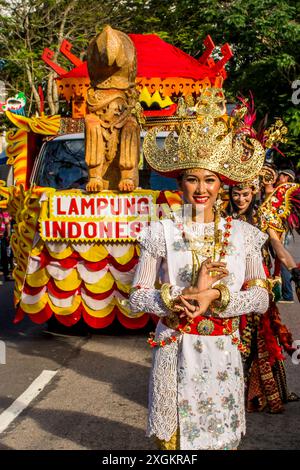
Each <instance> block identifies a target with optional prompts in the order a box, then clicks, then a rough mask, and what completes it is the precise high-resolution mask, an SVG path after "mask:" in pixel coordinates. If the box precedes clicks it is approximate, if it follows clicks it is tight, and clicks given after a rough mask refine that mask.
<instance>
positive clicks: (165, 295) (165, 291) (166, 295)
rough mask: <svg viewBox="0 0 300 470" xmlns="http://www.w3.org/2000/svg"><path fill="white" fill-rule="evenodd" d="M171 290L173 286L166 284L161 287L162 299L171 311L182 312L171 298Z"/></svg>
mask: <svg viewBox="0 0 300 470" xmlns="http://www.w3.org/2000/svg"><path fill="white" fill-rule="evenodd" d="M170 289H171V284H168V283H165V284H163V285H162V286H161V288H160V296H161V299H162V301H163V303H164V304H165V306H166V307H167V309H168V310H171V311H173V312H180V309H179V308H176V307H175V301H174V299H172V297H171V294H170Z"/></svg>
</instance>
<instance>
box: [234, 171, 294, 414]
mask: <svg viewBox="0 0 300 470" xmlns="http://www.w3.org/2000/svg"><path fill="white" fill-rule="evenodd" d="M260 189H261V180H260V178H256V179H255V180H253V181H246V182H245V183H241V184H239V185H236V186H232V187H231V188H230V190H229V198H230V202H229V205H228V206H227V214H228V215H231V216H232V217H233V218H234V219H237V220H243V221H245V222H248V223H250V224H253V225H254V226H256V227H258V228H260V229H263V231H265V232H266V233H267V234H268V235H269V237H268V240H267V242H266V243H265V244H264V246H263V248H262V254H263V258H264V264H265V271H266V273H267V275H268V277H269V278H270V280H271V282H273V280H272V278H271V270H272V263H271V254H272V253H273V254H275V255H276V257H278V259H279V261H280V262H281V263H283V264H284V266H286V267H287V268H288V269H289V270H290V271H291V272H292V276H293V279H294V280H295V283H296V287H297V285H298V289H299V284H300V283H299V278H300V275H299V274H300V269H299V268H298V267H297V263H296V261H295V260H294V259H293V257H292V256H291V255H290V253H289V252H288V251H287V250H286V249H285V248H284V246H283V244H282V242H281V240H280V235H281V234H282V233H283V232H284V230H285V228H286V227H285V222H287V221H288V219H289V218H290V217H291V215H292V216H293V217H292V220H293V222H294V223H295V222H296V225H298V226H299V222H297V218H298V215H297V210H299V208H300V204H299V205H298V207H297V205H296V204H295V201H296V200H297V199H296V198H297V196H300V186H299V185H297V184H289V185H286V184H285V185H282V186H281V187H279V188H277V189H276V190H275V192H276V194H274V195H272V194H271V195H270V196H269V199H268V200H267V201H266V202H265V203H263V204H262V205H261V207H259V206H258V205H257V203H256V201H255V199H256V196H255V195H256V193H257V192H258V191H259V190H260ZM272 201H273V203H272ZM279 201H280V202H281V205H280V207H276V206H278V203H279ZM273 204H275V207H273ZM274 209H275V210H274ZM278 209H279V210H278ZM270 252H271V253H270ZM273 297H274V296H272V298H271V299H270V304H269V308H268V310H267V312H266V313H265V314H264V315H257V314H255V313H252V314H250V315H244V316H242V317H241V322H240V334H241V340H242V342H243V345H244V347H245V349H244V352H243V359H244V361H245V369H244V372H245V375H246V409H247V411H262V410H264V409H267V410H268V411H269V412H271V413H280V412H282V411H283V404H284V403H287V402H288V401H295V400H297V399H298V397H297V395H296V394H295V393H289V392H288V388H287V383H286V374H285V369H284V362H283V360H284V355H283V351H285V352H286V353H288V354H290V355H291V354H292V353H293V352H294V348H293V339H292V335H291V333H290V332H289V330H288V329H287V327H286V326H285V325H283V324H282V322H281V318H280V313H279V310H278V308H277V305H276V303H275V300H274V298H273Z"/></svg>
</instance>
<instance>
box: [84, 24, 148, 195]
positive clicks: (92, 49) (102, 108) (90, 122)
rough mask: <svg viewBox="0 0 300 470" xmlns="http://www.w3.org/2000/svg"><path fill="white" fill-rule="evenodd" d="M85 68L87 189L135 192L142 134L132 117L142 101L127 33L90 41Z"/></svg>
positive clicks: (109, 33)
mask: <svg viewBox="0 0 300 470" xmlns="http://www.w3.org/2000/svg"><path fill="white" fill-rule="evenodd" d="M87 64H88V70H89V75H90V78H91V87H90V88H89V90H88V94H87V104H88V110H89V114H87V116H86V118H85V127H86V138H85V140H86V152H85V160H86V163H87V165H88V168H89V182H88V184H87V187H86V189H87V191H101V190H103V189H119V190H120V191H133V190H134V189H135V188H136V187H137V185H138V160H139V151H140V150H139V149H140V128H139V125H138V123H137V120H136V118H135V116H134V115H133V114H132V110H133V109H134V108H135V106H136V103H137V101H138V100H137V96H136V90H135V77H136V53H135V47H134V45H133V43H132V41H131V39H130V38H129V37H128V36H127V35H126V34H125V33H122V32H121V31H117V30H114V29H112V28H111V27H110V26H106V27H105V28H104V29H103V31H102V32H101V33H100V34H99V35H98V36H96V37H95V38H94V39H93V40H92V41H91V43H90V45H89V48H88V57H87ZM104 177H105V179H104Z"/></svg>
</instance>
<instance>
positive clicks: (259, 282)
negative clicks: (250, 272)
mask: <svg viewBox="0 0 300 470" xmlns="http://www.w3.org/2000/svg"><path fill="white" fill-rule="evenodd" d="M243 287H244V289H245V290H247V289H251V287H261V288H262V289H266V290H267V291H268V292H271V291H272V284H271V282H269V280H268V279H259V278H258V279H249V281H246V282H245V283H244V286H243Z"/></svg>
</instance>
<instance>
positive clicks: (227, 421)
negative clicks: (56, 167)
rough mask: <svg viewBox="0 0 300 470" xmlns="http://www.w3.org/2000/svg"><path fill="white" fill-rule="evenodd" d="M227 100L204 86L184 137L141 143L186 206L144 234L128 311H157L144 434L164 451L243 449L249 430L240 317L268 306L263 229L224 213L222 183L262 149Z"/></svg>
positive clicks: (243, 173)
mask: <svg viewBox="0 0 300 470" xmlns="http://www.w3.org/2000/svg"><path fill="white" fill-rule="evenodd" d="M223 100H224V97H223V94H222V92H220V91H217V92H216V90H211V91H209V92H206V93H205V94H204V95H203V96H202V97H201V101H200V102H199V103H198V105H197V119H195V120H194V121H193V122H191V121H189V122H183V123H182V125H181V129H180V131H178V132H179V138H178V141H177V142H176V141H175V140H174V139H173V138H172V135H170V136H169V137H167V139H166V144H165V148H164V149H159V148H157V146H156V138H155V135H156V130H152V131H150V132H149V133H148V135H147V136H146V138H145V142H144V154H145V157H146V159H147V160H148V163H149V164H150V166H151V167H152V168H153V169H154V170H156V171H159V172H161V173H165V174H167V175H169V176H170V175H172V176H175V177H177V178H178V179H179V182H180V186H181V189H182V191H183V198H184V206H183V210H180V211H178V212H175V213H174V214H173V217H172V218H170V219H164V220H161V221H159V222H152V223H151V225H150V227H149V228H147V229H146V230H145V231H144V232H143V233H142V235H141V237H140V244H141V255H140V260H139V264H138V266H137V270H136V274H135V277H134V281H133V288H132V291H131V294H130V306H131V311H132V315H134V313H138V312H141V311H145V312H149V313H153V314H156V315H157V316H158V317H159V318H160V320H159V322H158V324H157V328H156V332H155V335H154V336H153V337H152V338H150V339H149V343H150V345H151V346H152V347H153V352H154V354H153V363H152V370H151V377H150V390H149V419H148V430H147V434H148V436H155V437H156V438H157V440H158V445H159V447H160V448H161V449H170V450H171V449H181V450H183V449H184V450H196V449H210V450H217V449H236V448H237V446H238V445H239V442H240V439H241V436H242V434H244V433H245V409H244V378H243V367H242V361H241V353H240V351H241V350H242V349H243V346H242V344H241V342H240V338H239V331H238V325H239V316H240V315H241V314H243V313H245V312H247V313H250V312H254V311H255V312H258V313H261V314H262V313H264V312H265V311H266V310H267V308H268V302H269V292H268V289H267V283H266V275H265V271H264V269H263V264H262V256H261V246H262V245H263V243H264V242H265V240H266V235H264V234H263V233H262V232H260V231H259V230H258V229H257V228H256V227H253V226H251V225H249V224H247V223H245V222H241V221H238V220H232V218H231V217H226V218H222V217H220V216H219V209H220V203H221V201H220V193H221V186H222V182H223V181H226V182H227V183H228V182H234V181H235V182H236V181H243V180H245V179H246V178H247V177H248V175H249V173H251V172H252V173H253V172H254V171H255V172H258V171H259V169H260V168H261V166H262V164H263V160H264V151H263V148H262V146H261V145H260V143H259V142H257V141H256V140H255V139H247V137H246V136H245V135H244V134H243V131H242V128H243V124H242V123H240V126H239V127H238V126H237V125H236V126H235V127H228V126H227V124H226V122H225V121H224V120H223V119H222V116H223V115H224V112H225V111H224V101H223ZM245 155H247V159H245V158H244V157H245ZM187 208H189V209H190V212H189V213H188V211H187ZM158 282H159V283H160V287H159V286H158V284H157V283H158Z"/></svg>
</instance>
